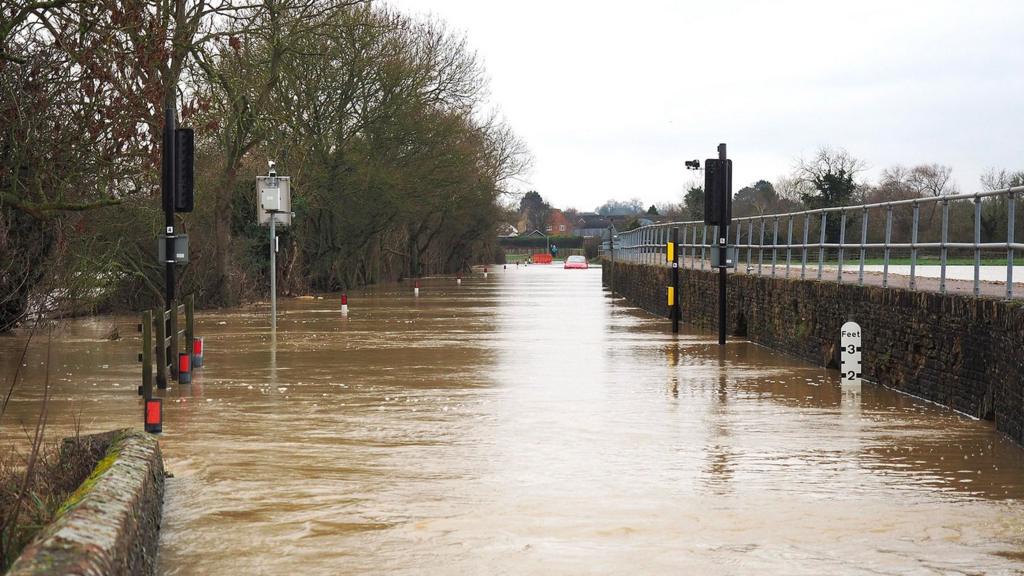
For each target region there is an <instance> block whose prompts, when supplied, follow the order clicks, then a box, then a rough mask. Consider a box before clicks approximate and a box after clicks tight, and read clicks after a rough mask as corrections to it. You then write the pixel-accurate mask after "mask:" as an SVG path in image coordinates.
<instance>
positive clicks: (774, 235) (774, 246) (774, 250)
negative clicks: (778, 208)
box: [772, 218, 779, 278]
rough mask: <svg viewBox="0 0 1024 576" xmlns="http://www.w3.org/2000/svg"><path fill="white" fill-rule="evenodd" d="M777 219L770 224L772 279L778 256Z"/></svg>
mask: <svg viewBox="0 0 1024 576" xmlns="http://www.w3.org/2000/svg"><path fill="white" fill-rule="evenodd" d="M778 245H779V219H778V218H776V219H775V223H774V224H772V278H775V262H776V260H778V256H779V249H778Z"/></svg>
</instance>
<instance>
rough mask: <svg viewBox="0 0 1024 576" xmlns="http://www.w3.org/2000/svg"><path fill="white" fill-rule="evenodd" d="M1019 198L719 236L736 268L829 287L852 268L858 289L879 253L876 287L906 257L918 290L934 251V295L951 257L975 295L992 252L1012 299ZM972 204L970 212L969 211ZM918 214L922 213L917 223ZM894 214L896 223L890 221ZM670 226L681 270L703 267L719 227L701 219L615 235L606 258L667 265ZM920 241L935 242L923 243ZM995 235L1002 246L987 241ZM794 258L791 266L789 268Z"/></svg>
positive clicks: (825, 211)
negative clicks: (827, 282)
mask: <svg viewBox="0 0 1024 576" xmlns="http://www.w3.org/2000/svg"><path fill="white" fill-rule="evenodd" d="M1022 197H1024V186H1016V187H1012V188H1006V189H1002V190H994V191H989V192H978V193H973V194H957V195H945V196H929V197H922V198H911V199H906V200H895V201H891V202H879V203H874V204H859V205H852V206H835V207H830V208H821V209H816V210H803V211H800V212H788V213H784V214H763V215H759V216H747V217H743V218H733V220H732V225H731V226H729V227H727V229H726V235H727V236H728V237H729V239H730V240H733V239H735V242H734V243H732V244H730V248H736V249H738V251H739V258H738V259H740V260H742V257H743V251H746V262H745V263H744V262H739V263H737V267H738V269H739V268H742V267H743V266H744V264H745V268H746V271H747V273H748V274H758V275H768V274H770V275H771V276H773V277H774V276H776V275H782V276H784V277H786V278H788V277H790V273H791V271H793V272H794V273H795V270H796V268H797V267H799V273H800V276H799V277H800V278H801V279H805V278H807V275H808V270H809V268H810V269H811V271H812V272H813V274H814V279H817V280H823V279H828V278H832V275H833V274H834V279H835V281H837V282H840V283H841V282H844V279H845V277H846V275H847V274H849V275H851V278H850V280H851V281H852V271H848V269H847V267H848V265H856V266H857V280H856V282H857V283H858V284H860V285H863V284H864V273H865V270H864V268H865V261H866V260H867V255H868V253H869V252H875V253H877V252H881V254H882V286H888V285H889V280H890V270H889V268H890V262H891V260H892V259H893V258H894V256H895V255H897V254H906V253H909V260H910V270H909V282H908V287H909V288H910V289H911V290H916V289H918V279H919V275H918V270H917V269H918V266H919V258H920V257H921V252H922V251H934V252H936V253H937V256H938V259H939V268H940V269H939V292H942V293H945V292H946V289H947V278H946V276H947V269H948V267H949V266H952V265H953V264H950V263H949V259H950V256H951V255H954V256H955V255H960V256H961V257H962V258H963V259H968V258H970V259H972V260H973V266H974V295H976V296H977V295H979V294H980V292H981V267H982V253H986V254H990V253H993V252H997V253H998V254H999V256H1003V255H1005V258H1006V277H1005V281H1006V297H1007V298H1012V297H1013V267H1014V256H1015V251H1017V250H1024V244H1021V243H1018V242H1016V241H1015V235H1014V230H1015V228H1016V227H1017V220H1016V204H1017V202H1018V201H1019V200H1020V198H1022ZM971 203H973V209H971V208H970V204H971ZM922 208H928V209H929V210H928V213H929V214H928V216H927V218H926V221H925V222H924V225H922ZM907 211H909V218H907V216H908V214H906V212H907ZM936 212H940V213H941V216H940V219H939V220H938V221H937V222H936V221H935V218H934V217H935V215H936ZM897 215H898V216H899V222H895V220H896V216H897ZM970 216H973V224H965V222H966V221H968V218H969V217H970ZM983 216H984V218H983ZM880 217H881V219H880ZM837 220H838V225H836V221H837ZM880 221H884V224H880ZM951 223H953V224H957V226H956V230H955V232H959V233H960V234H961V235H965V233H966V232H967V231H968V230H970V231H973V237H972V239H971V241H963V239H956V240H951V239H950V234H951V232H954V230H951ZM1022 224H1024V222H1022ZM907 227H909V230H907V229H906V228H907ZM671 228H679V229H680V230H679V238H680V242H679V251H680V257H681V258H680V260H681V264H680V267H682V268H689V269H697V268H699V269H701V270H703V269H705V268H707V269H710V267H711V264H710V257H711V248H712V242H711V241H709V240H714V239H715V238H717V237H718V229H717V228H718V227H717V226H708V225H706V224H704V222H702V221H689V222H669V223H663V224H652V225H649V226H643V227H641V228H637V229H635V230H630V231H628V232H621V233H619V234H618V235H617V236H616V237H615V240H614V254H613V255H612V257H613V258H614V260H616V261H624V262H635V263H646V264H652V265H668V264H667V263H666V262H665V257H664V253H665V244H666V242H667V241H668V239H669V233H670V232H669V230H670V229H671ZM849 232H852V233H853V234H854V235H855V237H857V240H856V241H853V242H851V241H849V237H850V235H851V234H849ZM1018 232H1020V231H1018ZM794 234H796V237H797V239H798V241H796V242H794V241H793V238H794ZM923 235H930V236H934V238H924V239H923V238H922V236H923ZM983 236H987V237H988V239H987V241H982V239H983ZM997 236H998V237H1000V238H1001V241H995V240H994V239H993V237H997ZM801 238H802V240H801ZM813 240H817V241H816V242H814V241H813ZM922 240H924V241H922ZM603 248H607V245H605V246H603ZM605 252H606V253H607V250H605ZM815 252H816V253H815ZM851 252H852V254H853V257H852V258H851ZM809 256H810V257H814V256H817V266H816V267H815V266H814V265H813V263H812V265H811V266H810V267H809V266H808V257H809ZM833 256H834V257H833ZM755 257H756V259H755ZM783 257H784V258H785V260H784V263H783ZM794 258H797V259H798V261H797V262H794ZM893 275H895V274H893ZM900 276H904V275H903V274H900Z"/></svg>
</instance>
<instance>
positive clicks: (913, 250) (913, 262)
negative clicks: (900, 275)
mask: <svg viewBox="0 0 1024 576" xmlns="http://www.w3.org/2000/svg"><path fill="white" fill-rule="evenodd" d="M920 215H921V207H920V206H919V205H918V204H917V202H914V224H913V225H912V226H911V228H910V289H911V290H913V289H914V288H915V287H916V286H917V278H916V277H915V276H916V275H917V222H918V219H919V218H920Z"/></svg>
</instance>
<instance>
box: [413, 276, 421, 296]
mask: <svg viewBox="0 0 1024 576" xmlns="http://www.w3.org/2000/svg"><path fill="white" fill-rule="evenodd" d="M412 295H413V296H419V295H420V281H419V280H417V281H416V284H414V285H413V289H412Z"/></svg>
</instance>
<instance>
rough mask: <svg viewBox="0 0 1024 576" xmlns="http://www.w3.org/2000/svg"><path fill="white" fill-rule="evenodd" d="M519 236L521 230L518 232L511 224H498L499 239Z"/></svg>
mask: <svg viewBox="0 0 1024 576" xmlns="http://www.w3.org/2000/svg"><path fill="white" fill-rule="evenodd" d="M518 235H519V230H516V227H515V226H513V225H511V224H509V223H508V222H502V223H501V224H498V238H512V237H513V236H518Z"/></svg>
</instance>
